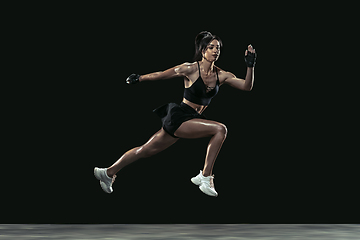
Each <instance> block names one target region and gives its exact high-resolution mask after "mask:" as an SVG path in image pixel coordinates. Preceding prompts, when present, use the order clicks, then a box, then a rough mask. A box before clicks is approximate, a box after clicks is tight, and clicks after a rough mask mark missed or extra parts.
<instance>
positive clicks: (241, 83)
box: [224, 67, 254, 91]
mask: <svg viewBox="0 0 360 240" xmlns="http://www.w3.org/2000/svg"><path fill="white" fill-rule="evenodd" d="M226 75H227V78H226V79H225V82H224V83H226V84H229V85H230V86H231V87H233V88H237V89H240V90H243V91H251V89H252V88H253V85H254V68H253V67H252V68H250V67H248V68H247V72H246V77H245V79H240V78H237V77H236V76H235V75H234V74H232V73H230V72H227V73H226Z"/></svg>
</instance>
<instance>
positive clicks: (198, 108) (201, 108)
mask: <svg viewBox="0 0 360 240" xmlns="http://www.w3.org/2000/svg"><path fill="white" fill-rule="evenodd" d="M183 103H185V104H187V105H189V106H190V107H192V108H193V109H195V111H197V112H198V113H199V114H202V113H203V112H204V111H205V109H206V108H207V106H205V105H199V104H196V103H193V102H190V101H189V100H187V99H185V98H183Z"/></svg>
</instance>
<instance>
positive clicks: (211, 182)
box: [210, 175, 215, 189]
mask: <svg viewBox="0 0 360 240" xmlns="http://www.w3.org/2000/svg"><path fill="white" fill-rule="evenodd" d="M214 178H215V175H212V176H210V187H211V188H214V189H215V185H214Z"/></svg>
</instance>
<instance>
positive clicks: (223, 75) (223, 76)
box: [215, 66, 236, 84]
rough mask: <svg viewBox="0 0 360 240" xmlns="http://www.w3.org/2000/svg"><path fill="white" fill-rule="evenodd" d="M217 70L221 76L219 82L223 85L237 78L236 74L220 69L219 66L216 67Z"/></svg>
mask: <svg viewBox="0 0 360 240" xmlns="http://www.w3.org/2000/svg"><path fill="white" fill-rule="evenodd" d="M215 67H216V70H217V72H218V75H219V81H220V83H221V84H223V83H225V81H226V80H228V79H231V78H236V76H235V74H233V73H231V72H228V71H225V70H223V69H221V68H219V67H218V66H215Z"/></svg>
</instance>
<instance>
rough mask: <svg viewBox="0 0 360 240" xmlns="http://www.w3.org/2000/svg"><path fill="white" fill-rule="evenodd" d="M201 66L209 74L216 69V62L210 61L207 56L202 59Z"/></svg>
mask: <svg viewBox="0 0 360 240" xmlns="http://www.w3.org/2000/svg"><path fill="white" fill-rule="evenodd" d="M201 66H202V67H203V69H204V71H205V72H206V73H207V74H209V73H211V72H213V70H214V62H210V61H208V60H207V59H206V58H203V59H202V60H201Z"/></svg>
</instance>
